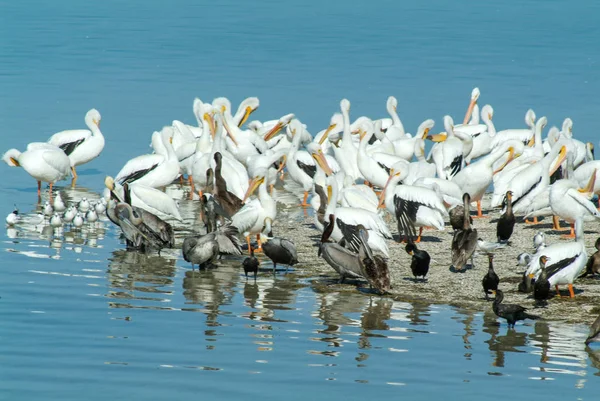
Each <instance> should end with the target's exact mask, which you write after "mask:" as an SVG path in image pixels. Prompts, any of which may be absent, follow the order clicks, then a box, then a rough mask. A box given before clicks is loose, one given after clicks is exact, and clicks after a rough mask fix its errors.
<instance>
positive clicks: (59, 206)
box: [52, 192, 67, 213]
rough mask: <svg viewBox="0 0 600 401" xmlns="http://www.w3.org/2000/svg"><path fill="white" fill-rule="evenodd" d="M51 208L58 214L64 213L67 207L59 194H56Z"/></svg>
mask: <svg viewBox="0 0 600 401" xmlns="http://www.w3.org/2000/svg"><path fill="white" fill-rule="evenodd" d="M52 207H53V208H54V210H55V211H57V212H58V213H62V212H64V211H65V209H66V208H67V206H66V205H65V202H64V201H63V199H62V196H61V195H60V192H58V193H57V194H56V197H55V198H54V202H53V203H52Z"/></svg>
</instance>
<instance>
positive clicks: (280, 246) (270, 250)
mask: <svg viewBox="0 0 600 401" xmlns="http://www.w3.org/2000/svg"><path fill="white" fill-rule="evenodd" d="M271 224H272V221H271V218H270V217H267V218H265V228H264V230H263V233H261V235H260V237H261V241H262V249H263V253H264V254H265V256H266V257H268V258H269V259H271V261H272V262H273V271H275V269H276V268H277V263H279V264H282V265H288V266H294V265H295V264H296V263H298V253H297V251H296V245H294V243H293V242H292V241H290V240H287V239H285V238H278V237H273V232H272V231H271ZM265 233H266V235H265Z"/></svg>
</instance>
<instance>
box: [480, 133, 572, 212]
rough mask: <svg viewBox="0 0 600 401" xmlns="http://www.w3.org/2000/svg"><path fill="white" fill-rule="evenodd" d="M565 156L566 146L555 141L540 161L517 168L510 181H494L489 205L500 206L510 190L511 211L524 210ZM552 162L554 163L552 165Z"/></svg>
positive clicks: (544, 187) (546, 184)
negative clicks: (511, 198) (511, 196)
mask: <svg viewBox="0 0 600 401" xmlns="http://www.w3.org/2000/svg"><path fill="white" fill-rule="evenodd" d="M566 156H567V148H566V146H562V145H561V144H560V143H556V144H555V145H554V147H553V148H552V150H551V151H550V153H548V154H547V155H546V156H545V157H544V158H543V159H542V160H541V161H539V162H537V163H534V164H530V165H527V166H526V167H525V168H523V169H522V170H519V172H518V174H517V175H515V176H514V178H512V179H511V180H510V181H508V182H506V183H504V182H503V183H502V184H503V185H499V184H500V182H499V181H496V182H495V183H494V195H493V196H492V202H491V207H496V206H500V204H501V203H502V199H503V197H504V195H505V194H506V192H507V191H511V192H512V193H513V212H514V213H515V214H517V213H521V212H523V211H525V210H526V209H527V207H528V206H529V204H530V203H531V201H532V200H533V199H535V197H536V196H538V195H539V194H540V193H541V192H543V191H544V190H545V189H546V187H547V186H548V185H549V184H550V176H551V175H552V174H553V173H554V172H555V171H556V170H557V169H558V167H559V166H560V165H561V164H562V162H563V161H564V160H565V158H566ZM557 157H558V159H557ZM555 159H557V161H556V162H554V160H555ZM553 162H554V165H552V164H553ZM515 170H516V169H515Z"/></svg>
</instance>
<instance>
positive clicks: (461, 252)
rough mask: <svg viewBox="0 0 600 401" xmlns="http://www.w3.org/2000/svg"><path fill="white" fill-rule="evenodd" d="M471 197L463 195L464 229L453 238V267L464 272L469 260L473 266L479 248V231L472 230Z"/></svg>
mask: <svg viewBox="0 0 600 401" xmlns="http://www.w3.org/2000/svg"><path fill="white" fill-rule="evenodd" d="M470 203H471V197H470V196H469V194H468V193H465V194H464V195H463V207H464V216H463V228H462V229H460V230H456V231H455V232H454V237H453V238H452V265H453V266H454V268H455V269H456V270H462V269H463V267H464V266H465V264H466V263H467V260H468V259H469V258H471V265H472V266H473V265H474V263H473V252H474V251H475V248H476V247H477V229H475V228H471V223H470V219H469V217H470V216H469V204H470Z"/></svg>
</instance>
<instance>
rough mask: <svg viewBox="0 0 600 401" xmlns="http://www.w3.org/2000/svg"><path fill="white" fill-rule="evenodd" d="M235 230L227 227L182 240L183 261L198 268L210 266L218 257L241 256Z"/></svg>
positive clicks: (229, 226)
mask: <svg viewBox="0 0 600 401" xmlns="http://www.w3.org/2000/svg"><path fill="white" fill-rule="evenodd" d="M237 235H238V230H237V228H235V227H233V226H231V225H227V226H223V227H221V228H219V229H218V230H216V231H213V232H211V233H208V234H205V235H193V236H191V237H187V238H186V239H184V240H183V247H182V252H183V259H184V260H185V261H186V262H190V263H191V264H192V270H193V269H194V265H198V268H199V269H200V268H204V267H208V266H210V265H212V263H213V262H214V261H215V259H216V258H217V257H218V256H220V255H224V254H227V255H241V254H242V249H241V246H240V241H239V239H238V237H237Z"/></svg>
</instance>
